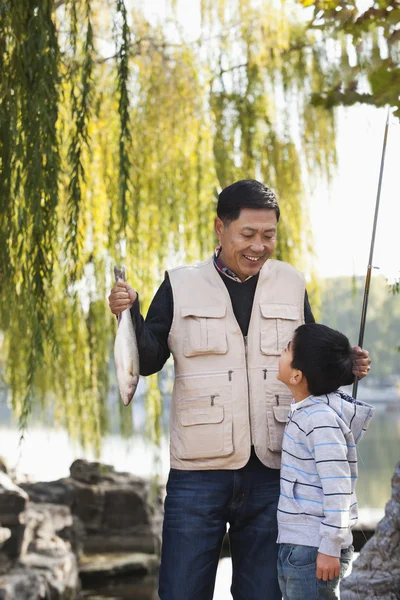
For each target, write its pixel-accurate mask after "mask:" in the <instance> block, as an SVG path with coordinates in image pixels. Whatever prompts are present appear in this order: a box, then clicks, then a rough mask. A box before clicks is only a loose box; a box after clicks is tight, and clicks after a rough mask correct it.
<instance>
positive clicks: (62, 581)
mask: <svg viewBox="0 0 400 600" xmlns="http://www.w3.org/2000/svg"><path fill="white" fill-rule="evenodd" d="M25 560H26V562H25V563H24V564H21V565H20V566H18V567H15V568H14V569H12V570H11V571H10V572H9V573H7V575H5V576H3V577H0V600H75V599H76V598H77V595H78V593H79V590H80V583H79V578H78V568H77V564H76V558H75V556H74V555H73V554H72V553H69V554H68V555H66V556H62V557H48V556H47V557H46V556H41V555H34V554H32V555H28V557H26V559H25Z"/></svg>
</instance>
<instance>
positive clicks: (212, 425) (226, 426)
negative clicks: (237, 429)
mask: <svg viewBox="0 0 400 600" xmlns="http://www.w3.org/2000/svg"><path fill="white" fill-rule="evenodd" d="M219 398H220V397H219V395H217V394H215V395H211V394H210V395H207V396H200V397H193V398H187V399H183V400H181V401H180V402H179V405H178V406H177V417H178V418H177V423H176V431H175V432H174V433H175V434H176V450H177V457H178V458H181V459H195V458H216V457H219V456H228V455H229V454H231V453H232V452H233V441H232V413H231V411H230V410H229V408H228V409H227V407H225V406H222V405H221V404H219V403H218V400H219Z"/></svg>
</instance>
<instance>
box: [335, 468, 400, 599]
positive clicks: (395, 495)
mask: <svg viewBox="0 0 400 600" xmlns="http://www.w3.org/2000/svg"><path fill="white" fill-rule="evenodd" d="M340 591H341V597H342V600H361V599H362V600H399V598H400V463H398V464H397V466H396V470H395V472H394V475H393V479H392V497H391V499H390V500H389V501H388V503H387V504H386V509H385V516H384V517H383V519H382V520H381V521H380V522H379V523H378V525H377V528H376V532H375V535H374V536H373V537H372V538H371V539H370V540H368V542H367V543H366V544H365V546H364V547H363V548H362V550H361V552H360V555H359V557H358V558H357V560H356V561H355V562H354V564H353V570H352V572H351V574H350V575H349V576H348V577H346V578H345V579H344V580H343V582H342V585H341V588H340Z"/></svg>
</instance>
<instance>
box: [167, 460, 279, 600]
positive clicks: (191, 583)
mask: <svg viewBox="0 0 400 600" xmlns="http://www.w3.org/2000/svg"><path fill="white" fill-rule="evenodd" d="M278 499H279V471H278V470H275V469H268V468H267V467H264V465H262V464H261V462H260V461H259V460H258V459H257V458H256V457H255V455H254V454H253V455H252V458H251V460H250V461H249V463H248V465H246V467H244V468H243V469H238V470H236V471H228V470H223V471H222V470H219V471H181V470H176V469H171V471H170V475H169V479H168V484H167V497H166V500H165V515H164V526H163V543H162V551H161V566H160V575H159V597H160V599H161V600H212V597H213V592H214V585H215V575H216V571H217V566H218V560H219V554H220V550H221V545H222V541H223V538H224V535H225V532H226V526H227V523H229V525H230V528H229V541H230V548H231V555H232V566H233V577H232V587H231V592H232V596H233V598H234V599H235V600H281V598H282V594H281V592H280V590H279V584H278V578H277V572H276V560H277V553H278V544H277V543H276V538H277V522H276V512H277V505H278Z"/></svg>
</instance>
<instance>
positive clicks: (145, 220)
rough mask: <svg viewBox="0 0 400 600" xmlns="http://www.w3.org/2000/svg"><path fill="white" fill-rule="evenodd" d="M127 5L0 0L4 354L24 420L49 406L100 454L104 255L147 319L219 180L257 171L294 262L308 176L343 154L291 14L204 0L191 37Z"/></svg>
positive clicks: (204, 233)
mask: <svg viewBox="0 0 400 600" xmlns="http://www.w3.org/2000/svg"><path fill="white" fill-rule="evenodd" d="M134 4H135V11H133V12H132V14H131V15H129V14H128V12H127V8H126V7H127V3H126V2H125V1H124V0H113V1H112V2H110V3H102V2H99V1H97V0H67V1H66V2H60V1H58V2H56V1H55V0H51V1H50V0H42V1H41V2H38V0H13V1H12V2H11V0H4V1H3V2H2V4H1V8H0V26H1V31H2V35H1V36H0V78H1V89H0V143H1V148H0V161H1V162H0V168H1V173H0V175H1V176H0V210H1V215H0V217H1V218H0V277H1V285H0V309H1V310H0V333H1V332H2V333H3V334H4V341H1V340H2V337H1V335H0V360H1V361H2V363H4V365H5V377H6V379H7V382H8V384H9V386H10V389H11V395H12V401H13V405H14V407H15V410H16V413H17V414H18V415H19V416H20V418H21V422H22V424H23V426H24V427H25V426H26V422H27V419H28V416H29V414H30V411H31V408H32V405H34V406H35V408H36V407H37V408H40V407H41V406H43V407H44V408H46V409H47V412H49V409H51V410H52V411H53V412H54V418H55V420H57V421H58V422H61V423H63V424H64V425H66V427H67V428H68V431H69V432H70V435H71V436H72V437H74V438H76V439H79V440H80V441H81V442H82V444H90V445H92V446H93V447H95V448H99V444H100V439H101V437H102V436H103V435H105V433H107V431H108V429H109V427H110V422H111V421H110V419H109V413H108V412H107V411H108V409H107V402H106V400H107V393H108V390H109V375H110V378H111V382H112V381H113V374H112V369H111V368H110V364H111V363H112V360H111V359H112V354H111V353H112V343H111V342H112V337H113V335H114V332H115V319H113V318H112V316H111V313H110V311H109V309H108V304H107V300H106V299H107V295H108V293H109V288H110V285H111V282H112V279H111V274H112V264H113V263H114V262H115V261H117V262H120V260H121V257H122V256H123V257H124V263H125V266H126V269H127V273H128V277H129V283H130V284H131V285H132V286H134V287H135V288H136V289H137V290H138V292H139V295H140V299H141V306H142V310H143V312H144V313H145V312H146V310H147V307H148V306H149V303H150V300H151V298H152V297H153V295H154V292H155V290H156V289H157V287H158V285H159V284H160V283H161V281H162V278H163V272H164V269H165V268H166V267H167V266H174V265H176V264H178V263H183V262H191V261H194V260H197V259H201V258H205V257H206V256H209V255H210V253H211V252H212V249H213V245H214V235H213V228H212V222H213V216H214V213H215V203H216V195H217V191H218V190H219V189H220V188H221V187H223V186H225V185H227V184H229V183H231V182H232V181H234V180H235V179H239V178H258V179H262V180H263V181H265V182H266V183H267V184H269V185H271V186H273V187H274V188H275V190H276V191H277V193H278V196H279V200H280V204H281V208H282V213H283V218H282V224H281V225H280V227H281V240H280V245H279V248H278V254H279V257H280V258H282V259H284V260H288V261H290V262H293V263H294V264H296V265H297V266H300V267H301V266H303V264H304V263H303V260H304V255H305V252H306V249H307V248H306V246H305V243H304V235H303V232H304V223H305V211H304V195H303V180H302V176H301V173H302V171H306V170H307V167H308V168H309V170H310V171H312V170H313V169H314V166H315V165H319V166H320V168H321V170H322V171H323V172H324V173H325V174H326V173H327V172H328V171H329V169H330V168H331V166H332V164H333V163H334V159H335V156H334V122H333V120H332V116H331V114H330V113H328V112H326V111H324V110H323V109H316V108H312V107H311V108H310V106H309V103H308V99H309V97H310V94H311V92H312V91H314V90H315V89H316V88H317V87H318V85H319V84H320V82H321V78H322V77H323V60H317V59H316V58H315V56H314V55H313V52H314V54H316V55H318V56H321V55H323V49H320V48H319V47H318V46H315V45H314V51H313V52H311V51H310V49H309V48H310V46H311V41H310V39H308V43H305V41H304V40H305V37H304V36H305V35H306V34H305V33H304V31H303V27H302V25H301V24H299V23H298V22H297V21H296V19H295V18H294V17H293V15H292V14H291V12H290V11H289V10H288V11H287V12H285V11H286V9H285V8H283V9H281V8H280V9H279V10H276V9H274V6H273V3H272V2H269V1H268V0H241V1H240V2H239V0H218V1H217V2H211V1H210V0H206V1H205V0H204V1H203V2H202V14H203V22H202V34H201V37H200V39H199V40H197V41H196V43H193V42H190V43H189V42H186V41H185V39H184V37H183V35H182V37H181V39H178V37H177V36H179V35H180V34H179V31H180V29H179V27H178V28H176V32H175V34H174V39H173V40H172V41H171V39H170V37H169V36H168V31H170V25H169V24H167V25H166V27H165V28H164V27H163V26H157V27H155V26H152V25H151V24H150V23H149V22H148V21H147V20H146V18H145V17H144V15H143V14H142V13H141V11H140V9H139V8H138V7H137V3H134ZM173 4H174V5H175V9H174V10H175V12H172V15H176V14H178V12H179V11H178V8H177V4H176V3H173ZM58 7H59V8H60V10H55V9H56V8H58ZM61 20H62V23H61ZM95 40H96V43H95ZM110 44H115V45H116V53H115V55H114V56H113V57H110V54H112V52H113V51H111V52H110V47H109V46H110ZM216 56H217V57H218V61H216V59H215V57H216ZM106 58H109V59H108V60H106ZM292 131H298V132H299V135H298V136H297V138H298V139H297V138H296V139H294V138H293V135H292ZM133 132H134V134H133ZM300 207H301V209H300ZM156 383H157V382H156V379H154V378H153V379H152V380H151V381H150V382H148V390H149V393H148V395H147V399H146V407H147V415H148V423H147V425H148V429H149V433H150V434H151V436H153V437H154V438H157V437H158V436H159V435H160V429H159V419H160V412H161V403H160V394H159V393H158V386H157V385H156ZM113 397H114V399H115V394H114V396H113ZM115 412H116V411H115ZM124 415H125V416H124V418H126V419H127V421H126V422H124V424H123V426H122V427H121V428H120V429H121V430H122V431H125V432H126V433H128V432H129V431H131V415H130V413H127V412H126V411H125V412H124ZM127 415H128V416H127ZM121 418H122V417H121Z"/></svg>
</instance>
